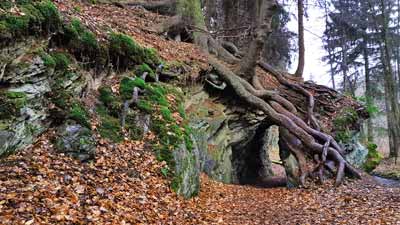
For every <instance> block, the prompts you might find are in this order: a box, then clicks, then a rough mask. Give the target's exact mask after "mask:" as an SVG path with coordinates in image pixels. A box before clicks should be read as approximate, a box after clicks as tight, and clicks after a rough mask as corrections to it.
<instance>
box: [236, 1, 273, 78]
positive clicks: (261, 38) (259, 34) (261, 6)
mask: <svg viewBox="0 0 400 225" xmlns="http://www.w3.org/2000/svg"><path fill="white" fill-rule="evenodd" d="M256 6H257V7H256V12H257V17H256V20H255V23H254V25H255V27H256V32H255V38H254V39H253V41H252V42H251V43H250V47H249V49H248V51H247V54H246V55H245V57H244V58H243V59H242V61H241V63H240V68H239V72H238V74H240V75H241V76H243V77H245V78H246V80H250V79H251V78H252V77H253V76H254V75H255V68H256V67H257V60H258V59H259V58H260V54H261V51H262V49H263V48H264V43H265V40H266V39H267V35H268V34H269V33H270V32H271V20H272V16H273V15H274V14H275V11H276V7H277V3H276V2H275V1H269V0H257V2H256Z"/></svg>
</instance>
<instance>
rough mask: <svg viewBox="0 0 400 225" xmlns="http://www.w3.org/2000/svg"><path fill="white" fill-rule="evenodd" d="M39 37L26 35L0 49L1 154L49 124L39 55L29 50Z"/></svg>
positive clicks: (44, 72)
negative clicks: (22, 39) (0, 73)
mask: <svg viewBox="0 0 400 225" xmlns="http://www.w3.org/2000/svg"><path fill="white" fill-rule="evenodd" d="M41 44H42V43H41V41H35V40H32V39H28V40H27V41H26V42H23V43H15V44H13V45H10V46H8V47H5V48H2V49H1V50H0V59H1V60H0V61H1V62H2V63H4V65H2V67H3V68H4V71H3V72H2V74H3V75H2V76H1V77H0V98H1V100H2V101H1V102H2V105H1V109H0V128H1V129H0V155H3V154H9V153H12V152H13V151H15V150H17V149H20V148H22V147H24V146H26V145H28V144H30V143H32V141H33V140H34V138H35V137H36V136H37V135H39V134H40V133H42V132H43V131H44V130H46V128H47V127H48V126H49V124H48V122H47V121H46V118H47V113H46V108H47V107H46V106H47V105H48V104H49V102H48V100H47V99H46V98H45V95H46V93H48V92H50V91H51V88H50V84H49V80H48V78H49V77H51V76H52V73H53V71H52V70H47V69H46V66H45V65H44V62H43V60H42V59H41V58H40V56H38V55H35V54H33V53H31V52H32V51H33V49H35V48H37V47H38V46H40V45H41Z"/></svg>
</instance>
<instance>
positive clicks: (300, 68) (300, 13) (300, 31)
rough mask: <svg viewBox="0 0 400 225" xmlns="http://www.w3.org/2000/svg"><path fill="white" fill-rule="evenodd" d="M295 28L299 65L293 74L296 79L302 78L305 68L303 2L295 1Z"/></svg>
mask: <svg viewBox="0 0 400 225" xmlns="http://www.w3.org/2000/svg"><path fill="white" fill-rule="evenodd" d="M297 20H298V23H297V26H298V45H299V63H298V65H297V69H296V72H295V76H296V77H302V76H303V73H304V66H305V46H304V0H298V1H297Z"/></svg>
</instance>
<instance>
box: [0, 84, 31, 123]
mask: <svg viewBox="0 0 400 225" xmlns="http://www.w3.org/2000/svg"><path fill="white" fill-rule="evenodd" d="M26 104H27V96H26V94H25V93H23V92H11V91H7V92H1V93H0V120H4V119H11V118H12V117H14V116H17V115H19V114H20V110H21V109H22V108H23V107H25V105H26Z"/></svg>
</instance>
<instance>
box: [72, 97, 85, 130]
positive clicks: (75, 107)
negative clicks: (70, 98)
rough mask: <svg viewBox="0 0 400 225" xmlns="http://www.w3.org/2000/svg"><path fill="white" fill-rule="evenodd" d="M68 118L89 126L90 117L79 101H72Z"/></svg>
mask: <svg viewBox="0 0 400 225" xmlns="http://www.w3.org/2000/svg"><path fill="white" fill-rule="evenodd" d="M69 118H70V119H72V120H75V121H76V122H78V123H79V124H81V125H83V126H85V127H88V128H90V117H89V113H88V112H87V110H86V109H85V107H84V106H83V105H82V104H81V103H79V102H74V103H72V106H71V110H70V112H69Z"/></svg>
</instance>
